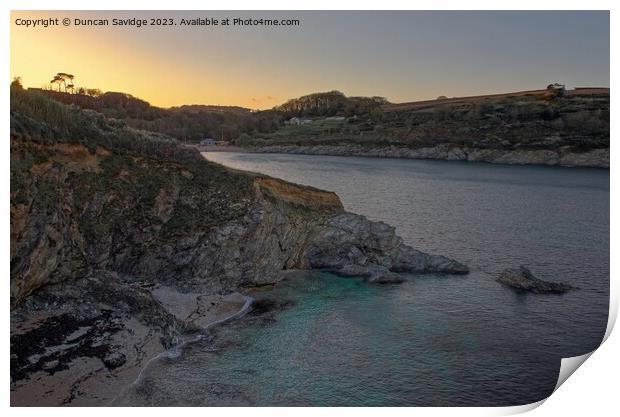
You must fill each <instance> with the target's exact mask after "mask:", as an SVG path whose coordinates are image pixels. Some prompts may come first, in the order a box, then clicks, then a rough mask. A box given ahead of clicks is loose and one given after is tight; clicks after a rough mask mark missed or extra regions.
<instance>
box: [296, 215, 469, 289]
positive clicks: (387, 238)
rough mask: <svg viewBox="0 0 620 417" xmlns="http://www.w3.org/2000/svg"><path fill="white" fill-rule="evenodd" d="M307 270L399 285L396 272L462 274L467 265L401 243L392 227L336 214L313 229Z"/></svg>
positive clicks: (465, 270)
mask: <svg viewBox="0 0 620 417" xmlns="http://www.w3.org/2000/svg"><path fill="white" fill-rule="evenodd" d="M306 258H307V260H308V264H309V267H310V268H315V269H323V270H328V271H332V272H334V273H336V274H338V275H342V276H361V277H365V278H367V280H368V281H370V282H381V283H387V282H402V281H404V278H403V277H402V276H400V275H399V274H397V272H413V273H446V274H466V273H468V272H469V269H468V268H467V266H465V265H463V264H461V263H460V262H457V261H455V260H452V259H449V258H446V257H444V256H439V255H429V254H427V253H424V252H420V251H418V250H415V249H413V248H412V247H410V246H407V245H405V244H404V243H403V240H402V239H401V238H400V237H399V236H398V235H396V233H395V230H394V228H393V227H392V226H389V225H387V224H385V223H383V222H373V221H370V220H368V219H367V218H365V217H364V216H360V215H357V214H353V213H346V212H345V213H338V214H336V215H333V216H331V217H330V218H329V219H328V221H327V223H326V224H324V225H322V226H321V227H320V228H318V229H317V232H316V233H315V234H314V236H313V237H312V239H311V240H310V245H309V246H308V249H307V251H306Z"/></svg>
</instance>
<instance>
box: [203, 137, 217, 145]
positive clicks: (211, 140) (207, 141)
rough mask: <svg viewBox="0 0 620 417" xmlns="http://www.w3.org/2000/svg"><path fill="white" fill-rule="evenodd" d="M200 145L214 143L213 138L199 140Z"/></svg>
mask: <svg viewBox="0 0 620 417" xmlns="http://www.w3.org/2000/svg"><path fill="white" fill-rule="evenodd" d="M200 144H201V145H215V139H211V138H206V139H203V140H201V141H200Z"/></svg>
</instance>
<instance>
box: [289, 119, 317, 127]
mask: <svg viewBox="0 0 620 417" xmlns="http://www.w3.org/2000/svg"><path fill="white" fill-rule="evenodd" d="M308 123H312V119H306V118H299V117H291V118H290V119H288V120H287V121H285V122H284V124H285V125H296V126H299V125H305V124H308Z"/></svg>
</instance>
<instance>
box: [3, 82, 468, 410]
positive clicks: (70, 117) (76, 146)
mask: <svg viewBox="0 0 620 417" xmlns="http://www.w3.org/2000/svg"><path fill="white" fill-rule="evenodd" d="M11 99H12V102H11V308H12V313H11V381H12V394H11V397H12V400H11V401H12V404H14V405H17V404H31V405H34V404H37V405H43V404H63V403H66V404H97V403H102V402H105V401H107V400H109V399H110V398H112V397H113V396H114V395H116V391H117V390H118V389H119V387H120V386H122V385H123V384H126V383H128V382H130V381H131V380H132V379H133V378H135V376H136V372H139V369H141V368H142V367H143V366H144V364H145V361H147V360H148V358H150V357H152V356H153V355H154V354H156V353H157V352H160V351H162V350H163V349H166V348H169V347H171V346H173V345H175V344H177V343H179V341H180V340H182V338H183V335H186V334H187V333H191V332H196V331H199V330H200V328H201V327H202V326H201V322H200V320H197V319H196V317H203V318H204V317H211V318H213V319H217V318H218V317H222V316H225V315H226V314H227V312H226V311H225V310H226V309H227V308H234V307H235V305H236V304H235V303H237V302H238V300H235V299H234V297H233V298H231V294H234V293H235V292H237V291H243V288H246V287H251V286H256V285H260V284H265V283H272V282H276V281H277V280H278V279H280V277H281V272H282V271H283V270H290V269H325V270H329V271H332V272H336V273H339V274H341V275H360V276H365V277H367V279H368V280H370V281H375V282H393V281H398V280H399V275H398V273H400V272H419V273H425V272H440V273H466V272H467V268H466V267H465V266H464V265H462V264H460V263H458V262H456V261H453V260H450V259H448V258H445V257H442V256H437V255H428V254H424V253H421V252H419V251H416V250H414V249H413V248H410V247H408V246H406V245H404V244H403V242H402V239H400V238H399V237H398V236H396V235H395V233H394V229H393V228H392V227H390V226H388V225H386V224H384V223H377V222H371V221H369V220H367V219H366V218H364V217H362V216H358V215H355V214H352V213H347V212H345V211H344V209H343V207H342V204H341V202H340V200H339V198H338V196H336V195H335V194H334V193H330V192H326V191H322V190H317V189H314V188H311V187H305V186H299V185H295V184H290V183H287V182H285V181H281V180H277V179H274V178H269V177H265V176H262V175H256V174H250V173H242V172H236V171H232V170H229V169H226V168H224V167H222V166H219V165H216V164H213V163H210V162H208V161H206V160H204V159H203V158H202V157H201V156H200V154H199V153H198V152H196V151H194V150H190V149H187V148H184V147H182V146H180V145H178V144H177V143H176V142H174V141H171V140H170V139H168V138H166V137H162V136H158V135H154V134H150V133H145V132H142V131H136V130H133V129H130V128H127V127H126V126H125V125H124V124H123V123H122V122H118V121H114V120H108V119H105V118H104V117H103V116H102V115H100V114H97V113H94V112H89V111H84V110H79V109H77V108H73V107H69V106H65V105H61V104H59V103H56V102H53V101H51V100H50V99H48V98H46V97H43V96H37V95H36V94H34V93H30V92H21V91H16V92H13V91H12V96H11ZM227 297H228V298H227ZM171 305H172V307H171ZM102 376H105V379H103V377H102Z"/></svg>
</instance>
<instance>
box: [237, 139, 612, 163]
mask: <svg viewBox="0 0 620 417" xmlns="http://www.w3.org/2000/svg"><path fill="white" fill-rule="evenodd" d="M248 150H250V151H252V152H259V153H291V154H303V155H334V156H369V157H377V158H404V159H439V160H447V161H470V162H488V163H492V164H506V165H560V166H570V167H592V168H609V148H601V149H591V150H587V151H584V152H576V151H575V150H574V149H571V148H570V147H562V148H558V149H528V150H510V149H485V148H472V147H467V146H458V145H453V144H438V145H436V146H427V147H421V148H416V149H411V148H406V147H397V146H389V147H381V148H374V147H370V148H369V147H364V146H360V145H355V144H350V145H270V146H262V147H257V148H251V149H248Z"/></svg>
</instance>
